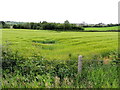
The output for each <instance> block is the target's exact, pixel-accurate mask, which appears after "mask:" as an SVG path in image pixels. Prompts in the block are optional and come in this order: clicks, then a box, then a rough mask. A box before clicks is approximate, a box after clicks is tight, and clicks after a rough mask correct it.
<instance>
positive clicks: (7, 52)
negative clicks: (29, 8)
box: [2, 29, 119, 88]
mask: <svg viewBox="0 0 120 90" xmlns="http://www.w3.org/2000/svg"><path fill="white" fill-rule="evenodd" d="M2 35H3V37H2V39H3V40H2V43H3V45H4V47H3V51H2V55H3V60H2V62H3V64H2V65H3V82H2V87H3V88H11V87H12V88H13V87H14V88H118V87H119V79H118V76H119V74H118V71H119V70H118V69H119V68H118V65H117V63H114V62H110V63H107V64H106V62H104V60H110V61H111V60H115V61H116V60H118V57H117V55H118V52H117V49H118V32H56V31H49V30H27V29H3V31H2ZM78 55H83V56H84V58H83V69H82V73H81V74H78V73H77V57H78ZM92 60H103V61H102V62H97V61H92Z"/></svg>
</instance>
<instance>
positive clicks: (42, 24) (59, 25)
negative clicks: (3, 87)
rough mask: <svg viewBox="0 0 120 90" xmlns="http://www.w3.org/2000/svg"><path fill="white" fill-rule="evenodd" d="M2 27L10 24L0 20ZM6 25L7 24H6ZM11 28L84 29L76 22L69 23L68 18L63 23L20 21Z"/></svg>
mask: <svg viewBox="0 0 120 90" xmlns="http://www.w3.org/2000/svg"><path fill="white" fill-rule="evenodd" d="M1 23H2V26H3V28H7V27H10V25H8V24H6V23H5V22H1ZM6 25H7V26H6ZM12 26H13V28H15V29H36V30H58V31H69V30H71V31H73V30H78V31H79V30H80V31H82V30H84V28H83V27H82V26H77V25H76V24H70V23H69V21H68V20H66V21H64V23H48V22H46V21H43V22H39V23H34V22H30V23H22V24H13V25H12Z"/></svg>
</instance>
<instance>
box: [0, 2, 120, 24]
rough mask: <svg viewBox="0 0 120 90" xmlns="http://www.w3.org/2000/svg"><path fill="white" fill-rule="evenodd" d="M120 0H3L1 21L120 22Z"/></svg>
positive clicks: (0, 5)
mask: <svg viewBox="0 0 120 90" xmlns="http://www.w3.org/2000/svg"><path fill="white" fill-rule="evenodd" d="M119 1H120V0H0V21H19V22H40V21H47V22H57V23H58V22H59V23H63V22H64V21H65V20H69V22H70V23H82V22H86V23H89V24H97V23H101V22H102V23H105V24H108V23H114V24H115V23H118V2H119Z"/></svg>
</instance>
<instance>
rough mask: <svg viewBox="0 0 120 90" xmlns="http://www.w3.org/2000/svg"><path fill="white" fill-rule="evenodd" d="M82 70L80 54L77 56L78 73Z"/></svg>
mask: <svg viewBox="0 0 120 90" xmlns="http://www.w3.org/2000/svg"><path fill="white" fill-rule="evenodd" d="M81 71H82V55H79V56H78V73H81Z"/></svg>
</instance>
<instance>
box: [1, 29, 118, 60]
mask: <svg viewBox="0 0 120 90" xmlns="http://www.w3.org/2000/svg"><path fill="white" fill-rule="evenodd" d="M2 32H3V34H2V35H3V44H4V43H7V44H10V45H9V46H10V48H12V50H19V52H20V53H21V54H23V55H24V56H25V57H30V56H31V55H32V52H34V53H36V54H37V55H40V56H44V57H45V58H46V59H48V60H53V59H54V60H68V59H69V54H71V55H72V56H73V58H76V57H77V56H78V54H80V55H83V56H85V57H86V58H92V56H93V55H99V54H105V53H106V54H107V53H109V52H110V51H116V50H117V49H118V33H117V32H56V31H47V30H46V31H45V30H40V31H38V30H9V29H8V30H7V29H5V30H3V31H2Z"/></svg>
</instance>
